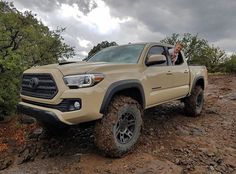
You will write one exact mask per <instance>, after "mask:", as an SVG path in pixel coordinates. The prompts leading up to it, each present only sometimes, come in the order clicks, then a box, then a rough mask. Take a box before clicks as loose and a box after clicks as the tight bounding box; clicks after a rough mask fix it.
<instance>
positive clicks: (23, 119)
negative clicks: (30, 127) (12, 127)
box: [20, 115, 36, 124]
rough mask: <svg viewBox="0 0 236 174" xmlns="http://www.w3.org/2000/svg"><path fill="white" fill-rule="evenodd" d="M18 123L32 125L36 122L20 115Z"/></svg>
mask: <svg viewBox="0 0 236 174" xmlns="http://www.w3.org/2000/svg"><path fill="white" fill-rule="evenodd" d="M20 121H21V123H22V124H33V123H35V122H36V120H35V119H34V118H32V117H29V116H27V115H22V116H21V118H20Z"/></svg>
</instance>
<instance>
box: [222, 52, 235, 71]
mask: <svg viewBox="0 0 236 174" xmlns="http://www.w3.org/2000/svg"><path fill="white" fill-rule="evenodd" d="M222 67H224V70H225V72H227V73H236V55H232V56H231V57H230V59H229V60H227V61H226V62H225V63H224V64H222Z"/></svg>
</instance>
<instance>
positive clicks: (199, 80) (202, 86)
mask: <svg viewBox="0 0 236 174" xmlns="http://www.w3.org/2000/svg"><path fill="white" fill-rule="evenodd" d="M204 85H205V84H204V80H203V79H198V80H197V82H196V84H195V86H201V88H202V89H204Z"/></svg>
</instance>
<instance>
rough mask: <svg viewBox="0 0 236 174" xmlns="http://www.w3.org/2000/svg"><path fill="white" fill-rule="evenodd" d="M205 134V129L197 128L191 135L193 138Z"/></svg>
mask: <svg viewBox="0 0 236 174" xmlns="http://www.w3.org/2000/svg"><path fill="white" fill-rule="evenodd" d="M204 133H205V129H204V128H202V127H195V128H193V129H192V130H191V135H193V136H201V135H203V134H204Z"/></svg>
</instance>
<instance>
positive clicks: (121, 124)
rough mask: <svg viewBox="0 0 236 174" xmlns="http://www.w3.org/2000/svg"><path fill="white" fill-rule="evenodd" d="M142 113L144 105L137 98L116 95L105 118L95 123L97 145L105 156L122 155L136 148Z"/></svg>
mask: <svg viewBox="0 0 236 174" xmlns="http://www.w3.org/2000/svg"><path fill="white" fill-rule="evenodd" d="M142 115H143V110H142V107H141V106H140V104H139V103H138V102H137V101H136V100H134V99H132V98H131V97H127V96H122V95H121V96H115V97H114V98H113V100H112V101H111V103H110V104H109V106H108V108H107V111H106V113H105V114H104V116H103V118H102V119H101V120H99V121H97V122H96V124H95V129H94V138H95V139H94V142H95V145H96V146H97V147H98V149H99V150H100V151H102V152H103V153H104V155H105V156H109V157H116V158H117V157H122V156H123V155H124V154H126V153H127V152H129V151H131V150H132V149H133V148H134V146H135V144H136V143H137V141H138V139H139V136H140V133H141V128H142ZM124 120H126V121H124ZM132 120H133V121H132ZM125 127H126V128H125ZM124 132H125V133H124ZM126 134H127V135H126ZM131 135H132V136H131Z"/></svg>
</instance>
